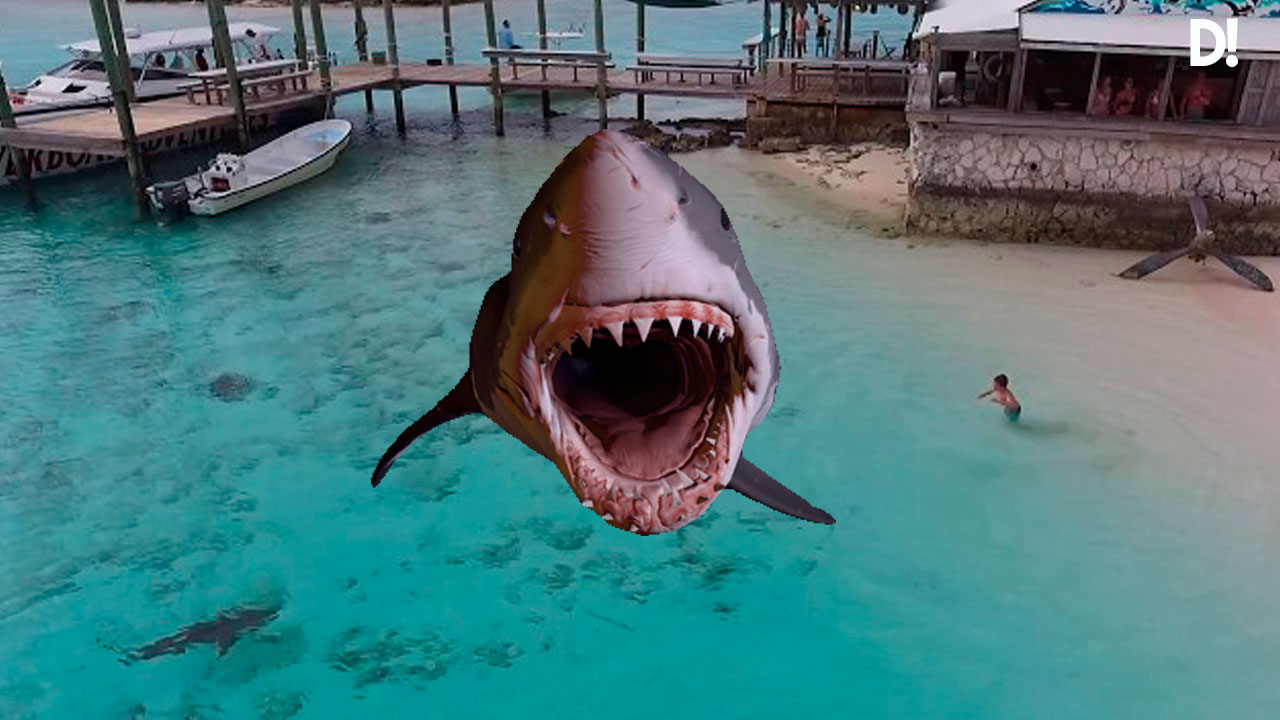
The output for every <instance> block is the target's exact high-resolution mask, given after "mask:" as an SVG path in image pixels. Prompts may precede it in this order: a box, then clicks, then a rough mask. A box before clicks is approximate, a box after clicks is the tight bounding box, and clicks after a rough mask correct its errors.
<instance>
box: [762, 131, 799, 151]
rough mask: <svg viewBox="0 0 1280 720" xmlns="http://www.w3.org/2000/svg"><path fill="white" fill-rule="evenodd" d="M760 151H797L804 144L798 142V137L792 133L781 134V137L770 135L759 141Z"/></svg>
mask: <svg viewBox="0 0 1280 720" xmlns="http://www.w3.org/2000/svg"><path fill="white" fill-rule="evenodd" d="M759 147H760V152H762V153H765V154H766V155H768V154H772V153H782V152H799V151H800V150H801V149H802V148H803V147H804V144H803V143H802V142H800V138H798V137H796V136H794V135H783V136H782V137H770V138H765V139H763V140H761V141H760V146H759Z"/></svg>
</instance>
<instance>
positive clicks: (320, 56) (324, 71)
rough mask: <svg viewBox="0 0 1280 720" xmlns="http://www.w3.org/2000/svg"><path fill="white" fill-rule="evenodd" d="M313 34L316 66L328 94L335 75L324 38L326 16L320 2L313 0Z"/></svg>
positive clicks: (321, 83) (322, 85)
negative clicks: (332, 71) (331, 69)
mask: <svg viewBox="0 0 1280 720" xmlns="http://www.w3.org/2000/svg"><path fill="white" fill-rule="evenodd" d="M310 5H311V33H312V34H313V35H315V40H316V65H317V66H318V67H319V68H320V86H321V87H322V88H324V90H325V92H328V91H329V89H330V88H332V87H333V75H332V73H331V71H330V68H329V45H328V43H327V42H325V38H324V14H323V13H322V12H321V11H320V0H311V2H310Z"/></svg>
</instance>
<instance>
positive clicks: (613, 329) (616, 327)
mask: <svg viewBox="0 0 1280 720" xmlns="http://www.w3.org/2000/svg"><path fill="white" fill-rule="evenodd" d="M625 324H626V323H625V322H623V321H622V320H618V321H617V322H611V323H607V324H606V325H605V327H606V328H608V329H609V334H610V335H612V336H613V341H614V342H616V343H618V347H622V326H623V325H625Z"/></svg>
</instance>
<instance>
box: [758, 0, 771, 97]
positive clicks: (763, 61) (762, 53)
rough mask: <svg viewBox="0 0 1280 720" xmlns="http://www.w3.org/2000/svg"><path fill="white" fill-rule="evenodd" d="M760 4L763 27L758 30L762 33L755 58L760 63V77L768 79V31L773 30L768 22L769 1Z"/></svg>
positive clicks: (765, 0)
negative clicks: (762, 12)
mask: <svg viewBox="0 0 1280 720" xmlns="http://www.w3.org/2000/svg"><path fill="white" fill-rule="evenodd" d="M760 4H761V5H763V6H764V25H763V26H762V29H761V30H760V32H761V33H762V34H761V35H760V49H759V50H757V51H756V56H757V57H758V58H759V61H760V77H761V78H767V77H769V31H770V30H772V29H773V28H772V27H770V26H771V25H773V23H772V22H770V18H769V0H764V2H762V3H760Z"/></svg>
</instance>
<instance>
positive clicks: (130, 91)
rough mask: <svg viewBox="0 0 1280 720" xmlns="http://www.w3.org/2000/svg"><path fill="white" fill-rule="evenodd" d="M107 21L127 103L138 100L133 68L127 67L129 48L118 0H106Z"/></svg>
mask: <svg viewBox="0 0 1280 720" xmlns="http://www.w3.org/2000/svg"><path fill="white" fill-rule="evenodd" d="M107 19H108V20H110V21H111V35H112V37H114V38H115V41H116V62H118V63H119V64H120V79H121V80H122V81H123V82H124V90H125V94H127V95H128V96H129V102H134V101H136V100H137V99H138V89H137V87H136V86H135V85H134V84H133V68H132V67H131V66H130V65H129V46H128V45H127V44H126V42H125V37H124V20H123V19H122V18H121V17H120V0H107Z"/></svg>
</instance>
